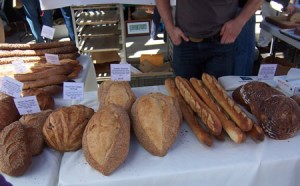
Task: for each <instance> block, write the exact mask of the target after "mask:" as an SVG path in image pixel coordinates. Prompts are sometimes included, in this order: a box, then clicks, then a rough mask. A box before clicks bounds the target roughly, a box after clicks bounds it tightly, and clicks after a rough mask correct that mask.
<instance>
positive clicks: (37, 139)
mask: <svg viewBox="0 0 300 186" xmlns="http://www.w3.org/2000/svg"><path fill="white" fill-rule="evenodd" d="M51 112H52V110H45V111H42V112H39V113H34V114H26V115H23V116H22V117H21V118H20V120H19V121H20V122H21V124H22V126H23V127H24V128H25V131H26V135H27V138H28V142H29V147H30V151H31V155H32V156H36V155H39V154H40V153H41V152H42V151H43V149H44V143H45V142H44V137H43V126H44V123H45V121H46V119H47V117H48V116H49V115H50V113H51Z"/></svg>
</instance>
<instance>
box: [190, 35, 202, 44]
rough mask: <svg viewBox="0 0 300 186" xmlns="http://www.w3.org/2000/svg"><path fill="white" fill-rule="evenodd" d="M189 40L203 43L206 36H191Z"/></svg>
mask: <svg viewBox="0 0 300 186" xmlns="http://www.w3.org/2000/svg"><path fill="white" fill-rule="evenodd" d="M189 40H190V41H191V42H194V43H201V42H203V41H204V38H197V37H192V36H189Z"/></svg>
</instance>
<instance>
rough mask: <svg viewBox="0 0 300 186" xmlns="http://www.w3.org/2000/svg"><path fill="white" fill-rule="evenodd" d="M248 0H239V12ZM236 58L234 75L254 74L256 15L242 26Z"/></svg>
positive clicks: (237, 43) (236, 45) (237, 41)
mask: <svg viewBox="0 0 300 186" xmlns="http://www.w3.org/2000/svg"><path fill="white" fill-rule="evenodd" d="M246 2H247V0H239V7H238V14H239V13H240V11H241V10H242V8H243V7H244V6H245V4H246ZM235 52H236V55H235V60H234V68H233V75H236V76H252V75H253V65H254V54H255V15H253V16H252V17H251V18H250V19H249V20H248V21H247V23H246V24H245V25H244V27H243V28H242V30H241V32H240V34H239V35H238V37H237V38H236V41H235Z"/></svg>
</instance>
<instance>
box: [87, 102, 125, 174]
mask: <svg viewBox="0 0 300 186" xmlns="http://www.w3.org/2000/svg"><path fill="white" fill-rule="evenodd" d="M129 145H130V120H129V116H128V113H127V112H126V111H125V110H124V109H123V108H121V107H120V106H117V105H115V104H110V105H107V106H104V107H102V108H100V109H99V110H98V111H97V112H96V113H95V114H94V115H93V116H92V118H91V119H90V121H89V122H88V124H87V126H86V129H85V131H84V134H83V138H82V149H83V154H84V157H85V159H86V161H87V162H88V163H89V165H90V166H92V167H93V168H94V169H96V170H98V171H99V172H101V173H102V174H104V175H106V176H107V175H110V174H111V173H112V172H113V171H114V170H116V169H117V168H118V167H119V166H120V165H121V164H122V163H123V162H124V161H125V159H126V158H127V155H128V152H129Z"/></svg>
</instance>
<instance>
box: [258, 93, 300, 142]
mask: <svg viewBox="0 0 300 186" xmlns="http://www.w3.org/2000/svg"><path fill="white" fill-rule="evenodd" d="M259 113H260V114H259V121H260V123H261V125H262V128H263V129H264V131H265V133H266V135H268V136H269V137H270V138H273V139H279V140H282V139H288V138H291V137H293V136H295V135H296V134H298V133H299V132H300V108H299V106H298V104H297V103H296V101H295V100H293V99H291V98H289V97H287V96H284V95H273V96H271V97H269V98H267V99H265V100H263V101H262V103H261V105H260V109H259Z"/></svg>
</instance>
